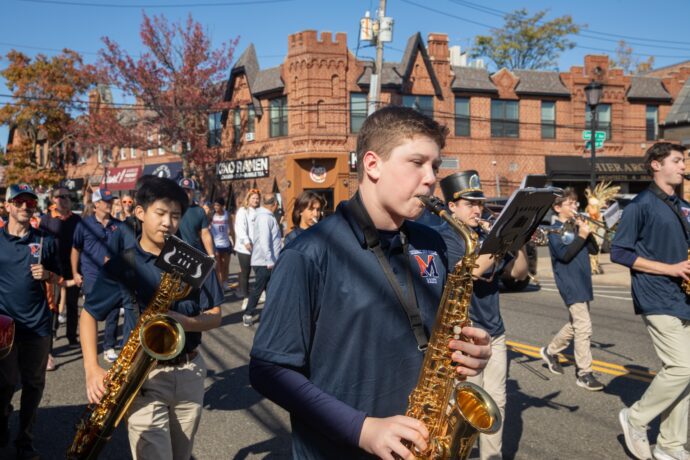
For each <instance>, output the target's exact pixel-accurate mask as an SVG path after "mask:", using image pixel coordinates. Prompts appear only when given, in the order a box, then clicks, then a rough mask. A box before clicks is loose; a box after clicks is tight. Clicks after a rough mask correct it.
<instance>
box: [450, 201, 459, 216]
mask: <svg viewBox="0 0 690 460" xmlns="http://www.w3.org/2000/svg"><path fill="white" fill-rule="evenodd" d="M455 208H457V205H456V204H455V201H450V202H449V203H448V209H450V212H451V213H454V212H455Z"/></svg>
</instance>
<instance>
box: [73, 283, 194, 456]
mask: <svg viewBox="0 0 690 460" xmlns="http://www.w3.org/2000/svg"><path fill="white" fill-rule="evenodd" d="M189 291H190V286H188V285H186V284H184V283H183V282H182V280H181V277H180V275H179V274H178V273H174V274H171V273H167V272H163V276H162V278H161V283H160V285H159V286H158V289H157V290H156V293H155V294H154V296H153V298H152V299H151V301H150V302H149V304H148V305H147V307H146V310H144V311H143V312H142V313H141V314H140V316H139V320H138V322H137V324H136V326H135V328H134V329H133V330H132V332H131V333H130V335H129V338H128V340H127V343H126V344H125V346H124V347H123V348H122V351H121V352H120V355H119V356H118V357H117V360H115V362H114V363H113V365H112V367H111V368H110V369H109V370H108V372H107V374H106V377H105V379H104V383H105V393H104V394H103V397H102V398H101V401H100V402H99V403H98V404H92V405H90V406H88V407H87V409H86V411H85V413H84V415H83V416H82V419H81V421H80V422H79V423H78V424H77V434H76V435H75V437H74V440H73V441H72V445H71V446H70V448H69V450H68V451H67V458H68V459H95V458H98V455H99V453H100V451H101V449H102V448H103V447H104V446H105V444H106V443H107V442H108V441H109V440H110V438H111V437H112V434H113V431H115V428H116V427H117V426H118V424H119V423H120V421H122V419H123V418H124V416H125V414H126V413H127V410H128V409H129V407H130V405H131V404H132V402H133V401H134V398H135V397H136V395H137V393H138V392H139V389H140V388H141V386H142V385H143V384H144V381H145V380H146V377H147V376H148V374H149V372H150V371H151V370H152V369H153V368H154V367H155V366H156V364H157V362H158V361H159V360H162V361H165V360H169V359H173V358H174V357H176V356H177V355H179V354H180V353H181V352H182V350H183V349H184V344H185V336H184V330H183V329H182V326H181V325H180V324H179V323H178V322H177V321H176V320H174V319H173V318H172V317H170V316H168V315H166V314H165V313H166V312H167V311H168V309H169V308H170V305H171V304H172V303H173V302H174V301H175V300H179V299H181V298H184V297H185V296H186V295H187V294H188V293H189Z"/></svg>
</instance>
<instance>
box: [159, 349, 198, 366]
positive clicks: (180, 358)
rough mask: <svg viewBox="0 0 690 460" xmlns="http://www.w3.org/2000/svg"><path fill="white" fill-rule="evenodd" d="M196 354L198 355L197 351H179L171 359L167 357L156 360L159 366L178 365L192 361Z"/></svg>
mask: <svg viewBox="0 0 690 460" xmlns="http://www.w3.org/2000/svg"><path fill="white" fill-rule="evenodd" d="M198 355H199V352H198V351H196V350H192V351H190V352H187V353H180V354H179V355H177V356H175V357H174V358H173V359H169V360H167V361H158V364H159V365H160V366H180V365H182V364H187V363H188V362H190V361H192V360H193V359H194V358H196V357H197V356H198Z"/></svg>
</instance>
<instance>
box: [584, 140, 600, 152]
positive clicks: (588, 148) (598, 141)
mask: <svg viewBox="0 0 690 460" xmlns="http://www.w3.org/2000/svg"><path fill="white" fill-rule="evenodd" d="M594 146H595V147H596V148H598V149H600V148H602V147H603V146H604V140H603V139H602V140H599V139H597V140H595V141H594ZM585 149H587V150H591V149H592V141H587V142H585Z"/></svg>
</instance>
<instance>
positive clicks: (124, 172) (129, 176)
mask: <svg viewBox="0 0 690 460" xmlns="http://www.w3.org/2000/svg"><path fill="white" fill-rule="evenodd" d="M140 174H141V167H140V166H133V167H125V168H112V169H108V175H107V176H106V184H105V185H104V186H105V187H106V188H108V189H110V190H134V186H135V185H136V183H137V179H139V175H140Z"/></svg>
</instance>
